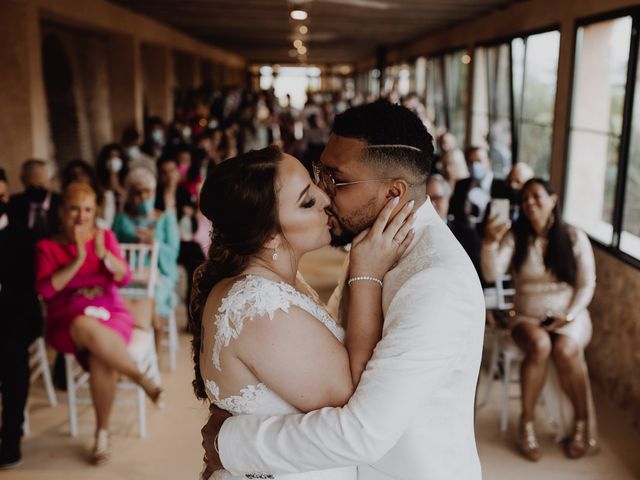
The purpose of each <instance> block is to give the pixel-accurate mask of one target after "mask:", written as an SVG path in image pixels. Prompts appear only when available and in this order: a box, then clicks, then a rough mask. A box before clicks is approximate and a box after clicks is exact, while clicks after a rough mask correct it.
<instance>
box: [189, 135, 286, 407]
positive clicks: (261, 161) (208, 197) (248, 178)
mask: <svg viewBox="0 0 640 480" xmlns="http://www.w3.org/2000/svg"><path fill="white" fill-rule="evenodd" d="M281 158H282V151H281V150H280V149H279V148H278V147H276V146H274V145H272V146H269V147H267V148H264V149H262V150H252V151H250V152H248V153H245V154H242V155H239V156H237V157H235V158H230V159H229V160H226V161H225V162H223V163H221V164H220V165H218V166H216V167H215V168H214V169H213V170H212V171H211V173H209V175H208V176H207V179H206V180H205V182H204V185H203V186H202V190H201V192H200V211H201V212H202V213H203V214H204V216H205V217H207V218H208V219H209V220H211V222H212V223H213V229H212V234H211V246H210V247H209V252H208V254H207V258H206V259H205V261H204V263H202V264H201V265H200V266H199V267H198V268H197V269H196V271H195V273H194V275H193V290H192V293H191V301H190V305H189V331H190V333H191V335H192V337H193V338H192V340H191V347H192V353H193V362H194V364H195V365H194V370H195V379H194V380H193V389H194V391H195V394H196V397H198V398H200V399H206V398H207V393H206V390H205V385H204V380H203V379H202V375H201V374H200V352H201V348H202V312H203V310H204V306H205V303H206V301H207V297H208V296H209V293H210V292H211V290H212V288H213V287H214V286H215V284H216V283H218V282H219V281H220V280H222V279H223V278H228V277H233V276H235V275H238V274H239V273H241V272H242V271H243V270H244V269H245V268H246V266H247V263H248V260H249V259H250V258H251V256H253V255H255V254H256V253H258V252H259V251H260V249H261V248H262V247H263V245H264V244H265V243H266V242H267V241H268V240H269V239H270V237H271V236H272V235H273V234H274V233H276V232H277V231H278V230H279V223H278V216H277V208H276V191H275V181H276V174H277V169H278V165H279V163H280V160H281Z"/></svg>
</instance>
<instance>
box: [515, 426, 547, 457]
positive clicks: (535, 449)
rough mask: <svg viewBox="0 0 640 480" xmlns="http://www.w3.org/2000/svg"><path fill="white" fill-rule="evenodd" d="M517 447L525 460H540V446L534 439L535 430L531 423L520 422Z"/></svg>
mask: <svg viewBox="0 0 640 480" xmlns="http://www.w3.org/2000/svg"><path fill="white" fill-rule="evenodd" d="M519 447H520V451H521V452H522V454H523V455H524V456H525V457H526V458H527V460H531V461H532V462H537V461H538V460H540V457H541V456H542V454H541V453H540V444H539V443H538V439H537V438H536V430H535V428H534V426H533V421H528V422H525V421H524V420H521V421H520V443H519Z"/></svg>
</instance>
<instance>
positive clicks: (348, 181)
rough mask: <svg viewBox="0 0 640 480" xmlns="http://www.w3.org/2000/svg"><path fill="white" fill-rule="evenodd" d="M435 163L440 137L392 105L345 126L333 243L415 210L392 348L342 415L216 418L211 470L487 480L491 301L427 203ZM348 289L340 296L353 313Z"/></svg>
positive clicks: (388, 290)
mask: <svg viewBox="0 0 640 480" xmlns="http://www.w3.org/2000/svg"><path fill="white" fill-rule="evenodd" d="M432 158H433V145H432V138H431V135H429V133H428V132H427V131H426V129H425V128H424V125H423V124H422V123H421V122H420V120H419V119H418V118H417V117H416V116H415V114H413V113H411V112H410V111H409V110H408V109H406V108H405V107H402V106H399V105H392V104H390V103H388V102H386V101H384V100H381V101H377V102H375V103H372V104H368V105H362V106H359V107H355V108H352V109H350V110H347V111H346V112H344V113H343V114H341V115H339V116H337V117H336V120H335V123H334V127H333V133H332V134H331V136H330V138H329V141H328V143H327V146H326V148H325V150H324V152H323V153H322V157H321V165H316V170H317V171H318V184H319V185H321V186H322V187H323V188H324V189H325V191H326V192H327V193H328V195H329V196H330V197H331V200H332V202H331V206H330V207H329V209H328V210H329V213H330V214H331V216H332V234H333V236H334V243H336V244H341V243H342V244H344V243H346V242H349V241H351V239H353V237H354V235H355V234H357V233H359V232H361V231H362V230H364V229H366V228H368V227H369V226H370V225H371V224H372V222H373V221H374V220H375V218H376V216H377V214H378V213H379V211H380V209H381V208H382V206H383V205H384V204H385V203H386V202H387V201H388V200H389V199H390V198H392V197H398V198H399V199H400V202H399V205H403V204H404V203H405V202H407V201H410V200H413V201H414V202H415V205H416V210H415V223H414V226H415V237H414V239H413V241H412V244H411V245H410V246H409V248H408V249H407V251H406V252H405V253H404V254H403V255H402V257H401V259H400V260H399V261H398V264H397V265H396V267H395V268H393V269H392V270H390V271H389V272H388V273H387V274H386V276H385V277H384V279H383V287H382V308H383V313H384V327H383V334H382V339H381V340H380V342H379V343H378V344H377V346H376V348H375V350H374V353H373V356H372V358H371V360H370V361H369V363H368V364H367V367H366V370H365V372H364V373H363V375H362V378H361V380H360V382H359V384H358V386H357V389H356V391H355V393H354V394H353V396H352V397H351V399H350V400H349V402H348V403H347V404H346V405H345V406H344V407H342V408H323V409H321V410H318V411H314V412H309V413H307V414H304V415H303V414H300V415H287V416H272V417H264V416H253V415H241V416H236V417H232V418H227V419H225V415H224V414H220V412H217V411H214V413H213V415H212V417H211V419H210V420H209V422H208V424H207V425H206V426H205V428H204V429H203V435H204V442H203V445H204V446H205V450H206V452H207V453H206V456H207V459H208V460H209V462H208V464H209V469H216V468H220V466H221V465H223V466H224V468H226V469H227V470H228V471H229V472H231V473H232V474H233V475H248V477H249V478H273V474H286V473H294V472H304V471H316V470H323V469H329V468H336V467H340V466H348V465H359V467H358V477H359V478H360V479H361V480H391V479H407V480H408V479H411V480H415V479H425V480H449V479H451V478H460V479H465V480H479V479H480V478H481V471H480V461H479V458H478V453H477V450H476V443H475V434H474V425H473V412H474V394H475V387H476V381H477V377H478V371H479V367H480V357H481V350H482V340H483V332H484V316H485V312H484V298H483V295H482V290H481V288H480V283H479V281H478V277H477V275H476V274H475V271H474V269H473V265H472V264H471V262H470V261H469V258H468V256H467V255H466V254H465V253H464V250H463V249H462V247H461V246H460V244H459V243H458V242H457V241H456V240H455V238H454V236H453V234H452V233H451V231H450V230H449V229H448V228H447V226H446V225H445V224H444V222H442V221H441V219H440V218H438V214H437V213H436V211H435V210H434V208H433V206H432V205H431V203H430V202H429V201H428V199H427V196H426V193H425V192H426V181H427V177H428V175H429V170H430V166H431V161H432ZM398 208H400V207H398ZM343 285H344V284H343ZM345 288H346V287H344V286H342V288H341V287H339V288H338V290H337V292H336V293H335V294H334V297H336V296H339V297H342V302H343V303H344V301H345V298H348V290H344V291H345V295H341V290H342V289H345ZM343 307H344V305H343ZM339 310H341V311H344V308H340V309H339ZM218 432H219V433H218ZM218 452H219V454H218ZM254 472H269V473H260V474H258V473H254ZM207 473H208V472H207V471H205V476H206V474H207Z"/></svg>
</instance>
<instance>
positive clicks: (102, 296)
mask: <svg viewBox="0 0 640 480" xmlns="http://www.w3.org/2000/svg"><path fill="white" fill-rule="evenodd" d="M60 217H61V222H62V223H61V232H60V233H59V234H58V235H56V236H54V237H53V238H52V239H44V240H41V241H40V242H38V244H37V245H36V288H37V290H38V293H39V294H40V295H41V296H42V298H43V299H44V300H45V302H46V304H47V325H46V337H47V341H48V342H49V343H50V344H51V345H52V346H53V347H54V348H55V349H56V350H58V351H59V352H64V353H73V354H75V355H76V358H77V359H78V361H79V362H80V364H81V365H82V366H83V367H84V368H85V369H87V370H88V371H89V372H90V377H89V383H90V386H91V395H92V400H93V405H94V408H95V412H96V422H97V426H96V439H95V446H94V449H93V454H92V461H93V463H94V464H96V465H98V464H102V463H105V462H106V461H107V460H108V459H109V447H108V425H109V416H110V413H111V407H112V406H113V400H114V397H115V391H116V384H117V381H118V376H119V375H121V374H122V375H126V376H127V377H129V378H130V379H131V380H132V381H133V382H135V383H137V384H138V385H140V386H141V387H142V388H143V389H144V390H145V392H146V393H147V395H148V396H149V397H150V398H151V400H152V401H154V402H158V400H159V399H160V396H161V394H162V389H161V388H160V387H159V386H157V385H155V384H154V383H153V381H152V380H150V379H149V378H147V377H145V376H144V374H143V373H142V372H140V370H139V369H138V367H137V366H136V364H135V361H134V360H133V358H132V357H131V355H130V354H129V352H128V350H127V343H128V342H129V340H130V338H131V331H132V329H133V324H134V321H133V318H132V316H131V314H130V313H129V312H128V311H127V309H126V308H125V306H124V304H123V303H122V299H121V298H120V296H119V294H118V287H120V286H123V285H125V284H126V283H127V282H128V281H129V279H130V277H131V273H130V271H129V268H128V265H127V263H126V262H125V261H124V260H123V257H122V254H121V252H120V249H119V246H118V242H117V241H116V239H115V236H114V234H113V233H112V232H111V231H109V230H100V229H97V228H95V226H94V225H95V218H96V194H95V192H94V191H93V190H92V189H91V187H90V186H88V185H86V184H82V183H72V184H70V185H69V186H67V188H66V189H65V191H64V193H63V203H62V206H61V209H60Z"/></svg>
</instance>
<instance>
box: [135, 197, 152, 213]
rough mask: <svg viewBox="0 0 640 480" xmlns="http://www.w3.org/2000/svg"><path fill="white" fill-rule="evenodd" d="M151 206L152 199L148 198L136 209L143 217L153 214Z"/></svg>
mask: <svg viewBox="0 0 640 480" xmlns="http://www.w3.org/2000/svg"><path fill="white" fill-rule="evenodd" d="M153 204H154V199H153V198H148V199H147V200H145V201H143V202H142V203H139V204H138V206H137V207H136V208H137V209H138V214H139V215H144V216H147V215H149V214H150V213H151V212H153Z"/></svg>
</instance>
